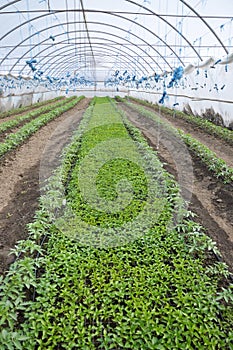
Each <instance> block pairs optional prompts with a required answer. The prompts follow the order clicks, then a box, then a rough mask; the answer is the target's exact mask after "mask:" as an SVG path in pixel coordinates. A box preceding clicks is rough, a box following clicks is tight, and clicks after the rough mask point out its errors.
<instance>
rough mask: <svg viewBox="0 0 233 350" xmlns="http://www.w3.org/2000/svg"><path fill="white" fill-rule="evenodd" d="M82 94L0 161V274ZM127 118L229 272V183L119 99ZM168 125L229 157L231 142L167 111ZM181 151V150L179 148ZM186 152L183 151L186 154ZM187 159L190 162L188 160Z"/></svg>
mask: <svg viewBox="0 0 233 350" xmlns="http://www.w3.org/2000/svg"><path fill="white" fill-rule="evenodd" d="M88 103H89V100H88V99H85V100H82V101H81V102H80V103H79V104H78V105H77V106H76V107H75V108H74V109H73V110H71V111H69V112H66V113H64V114H63V115H62V116H60V117H59V118H57V119H56V120H54V121H52V122H50V123H49V124H48V125H46V126H44V127H43V128H42V129H40V130H39V131H38V132H37V133H36V134H35V135H34V136H32V137H31V138H30V139H29V140H28V141H27V142H25V143H24V144H23V145H22V146H21V147H19V148H18V149H17V150H15V151H14V152H11V153H9V154H8V155H7V156H6V157H4V159H2V160H1V162H0V191H1V198H0V222H1V224H0V274H1V273H3V272H4V271H6V270H7V269H8V268H9V264H10V263H11V262H12V261H13V259H14V256H13V255H11V256H9V255H8V254H9V251H10V248H13V247H14V245H15V243H16V242H17V241H18V240H19V239H25V238H26V237H27V229H26V224H27V223H29V222H31V221H32V219H33V216H34V213H35V210H36V208H37V206H38V198H39V196H40V184H41V182H42V181H43V179H44V178H47V177H48V176H49V175H50V174H51V171H52V170H53V169H54V168H55V167H56V166H57V165H58V164H59V154H60V152H61V150H62V149H63V148H64V146H65V145H66V144H67V143H68V141H69V139H70V136H71V135H72V131H73V130H74V129H75V128H76V127H77V125H78V124H79V121H80V120H81V117H82V115H83V112H84V110H85V108H86V107H87V105H88ZM119 106H121V108H123V109H124V110H125V112H126V113H127V116H128V118H129V120H130V121H131V122H132V123H133V124H135V125H136V126H137V127H138V128H139V129H140V130H141V131H142V132H143V134H144V136H145V137H146V138H147V140H148V142H149V143H150V145H151V146H152V147H153V148H154V149H156V150H157V151H158V155H159V157H160V159H161V160H162V161H163V162H164V163H165V168H166V169H167V170H168V171H169V172H170V173H172V174H173V175H174V176H175V177H176V178H177V180H178V182H179V183H180V184H181V188H182V194H183V195H184V197H185V198H186V200H187V203H188V207H189V209H190V210H192V211H193V212H195V213H196V214H197V215H198V217H197V218H196V219H195V220H197V221H198V222H200V223H201V224H202V225H203V226H204V227H205V228H206V232H207V233H208V235H209V236H211V237H212V238H213V239H214V241H216V242H217V245H218V248H219V249H220V251H221V253H222V256H223V259H224V261H225V262H226V263H227V264H228V266H229V268H230V270H231V271H232V272H233V209H232V208H233V188H232V186H230V185H224V184H223V183H222V182H220V181H218V180H217V179H215V178H214V176H213V174H211V173H210V172H209V171H208V170H207V169H206V167H205V166H203V165H202V164H201V163H200V161H199V160H198V159H196V158H195V157H193V156H191V155H190V154H189V153H184V152H183V151H181V152H179V151H177V149H178V150H179V148H181V147H182V144H181V145H179V144H177V140H172V138H170V137H169V135H167V137H166V135H164V136H163V135H162V134H161V132H160V130H157V133H156V128H155V127H154V125H153V123H152V124H150V122H149V121H148V119H147V118H144V117H143V116H142V115H140V114H138V113H137V112H133V111H132V110H131V109H129V108H128V107H126V106H125V105H122V104H119ZM167 118H168V121H169V122H171V123H172V124H173V125H174V126H176V127H179V128H180V129H182V130H184V131H185V132H188V133H190V134H191V135H192V136H193V137H195V138H197V139H198V140H200V141H201V142H202V143H204V144H206V145H207V146H208V147H209V148H210V149H212V150H213V151H214V152H216V153H217V154H218V156H219V157H221V158H223V159H224V160H225V161H226V162H227V164H228V165H229V166H233V163H232V147H230V146H229V145H227V144H225V143H224V142H223V141H221V140H217V139H216V138H213V137H212V136H209V135H207V134H206V133H204V132H203V131H202V130H200V129H199V128H196V127H193V126H192V125H189V124H188V123H186V122H184V121H181V120H178V119H176V118H173V117H167ZM185 152H186V151H185ZM186 156H187V157H186ZM190 159H191V162H190Z"/></svg>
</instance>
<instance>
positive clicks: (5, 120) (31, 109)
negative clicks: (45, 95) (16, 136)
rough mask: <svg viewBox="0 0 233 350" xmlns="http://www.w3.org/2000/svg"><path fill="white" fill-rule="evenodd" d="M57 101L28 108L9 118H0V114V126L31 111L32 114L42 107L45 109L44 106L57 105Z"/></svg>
mask: <svg viewBox="0 0 233 350" xmlns="http://www.w3.org/2000/svg"><path fill="white" fill-rule="evenodd" d="M64 99H65V97H64V98H62V99H60V100H59V101H60V102H61V101H62V100H64ZM59 101H55V102H50V101H49V100H48V103H47V104H44V105H43V106H40V107H36V108H35V107H33V106H32V108H29V109H28V110H27V111H24V112H19V113H17V114H13V115H10V116H9V117H4V118H1V114H0V124H1V123H5V122H8V121H9V120H12V119H15V118H16V117H19V116H21V115H24V114H28V113H30V112H32V111H33V112H34V111H36V110H37V109H39V108H42V107H45V106H49V105H51V104H55V103H58V102H59Z"/></svg>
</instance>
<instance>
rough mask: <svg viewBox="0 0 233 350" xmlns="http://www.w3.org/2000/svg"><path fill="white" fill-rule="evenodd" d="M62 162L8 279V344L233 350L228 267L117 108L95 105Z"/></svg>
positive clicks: (4, 341) (4, 316) (103, 102)
mask: <svg viewBox="0 0 233 350" xmlns="http://www.w3.org/2000/svg"><path fill="white" fill-rule="evenodd" d="M62 159H63V161H62V164H61V166H60V167H59V168H58V169H57V170H56V171H55V173H54V175H53V176H52V177H51V178H50V179H49V180H48V182H47V184H45V193H44V195H43V196H42V197H41V200H40V210H38V211H37V213H36V217H35V221H34V222H33V223H31V224H30V225H29V233H30V239H29V240H27V241H21V242H19V244H18V246H17V247H16V249H15V251H14V253H15V254H16V256H17V260H16V262H15V263H14V264H12V265H11V269H10V271H9V272H8V274H7V275H6V276H5V278H4V279H2V281H1V282H2V286H1V292H0V296H1V297H2V301H1V302H0V315H1V316H0V324H1V326H2V327H3V329H2V332H1V338H0V344H1V346H2V347H3V348H4V347H5V348H6V349H7V348H9V349H11V348H13V349H14V348H18V349H38V350H39V349H40V350H42V349H69V350H70V349H88V350H89V349H106V350H108V349H130V350H132V349H140V350H141V349H177V350H178V349H179V350H180V349H219V350H220V349H232V341H233V333H232V326H233V320H232V314H231V313H232V300H233V294H232V290H231V288H230V287H229V285H228V284H227V282H226V281H227V280H226V279H225V278H226V277H227V276H228V272H227V270H226V267H225V265H224V264H222V263H217V262H216V263H214V262H213V263H207V260H206V256H207V255H208V249H210V250H212V249H215V245H214V243H213V242H212V241H211V240H210V239H209V238H208V237H207V236H205V235H204V234H203V231H202V228H201V227H200V226H199V225H197V224H196V223H194V222H193V221H192V220H191V219H190V218H189V217H190V215H191V213H189V212H187V210H186V209H185V208H184V203H183V201H182V199H181V197H180V195H179V188H178V186H177V184H176V182H175V181H174V179H173V178H172V177H171V176H170V175H168V173H166V172H165V170H164V169H163V166H162V164H161V163H160V161H159V160H158V158H157V155H156V153H155V152H154V151H153V150H152V149H151V148H150V147H149V146H148V145H147V143H146V141H145V140H144V138H143V137H142V136H141V134H140V133H139V131H138V130H137V129H135V128H134V127H133V126H132V125H131V124H130V123H129V122H128V121H127V120H126V118H125V117H124V115H123V114H122V113H120V112H118V111H117V109H116V107H115V105H114V104H113V103H112V102H111V101H110V100H109V99H107V98H95V99H94V100H93V103H92V104H91V105H90V107H89V108H88V109H87V110H86V113H85V115H84V117H83V120H82V122H81V124H80V126H79V128H78V130H77V131H76V132H75V133H74V136H73V139H72V141H71V143H70V145H69V146H68V147H67V148H66V149H65V151H64V152H63V156H62ZM126 179H128V182H127V181H126ZM223 281H225V286H224V287H225V289H221V287H222V286H223ZM9 344H12V346H11V347H10V346H9Z"/></svg>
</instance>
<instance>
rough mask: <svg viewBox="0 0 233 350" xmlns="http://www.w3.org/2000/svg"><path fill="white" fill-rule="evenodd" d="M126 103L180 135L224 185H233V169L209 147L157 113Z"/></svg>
mask: <svg viewBox="0 0 233 350" xmlns="http://www.w3.org/2000/svg"><path fill="white" fill-rule="evenodd" d="M125 103H126V104H127V105H128V106H130V107H131V108H132V109H133V110H136V111H138V112H139V113H141V114H142V115H143V116H146V117H148V118H151V119H153V120H155V121H156V122H157V123H158V124H159V125H160V126H161V127H162V128H164V129H165V130H168V131H169V132H171V133H174V134H175V135H177V136H178V135H180V138H181V139H182V140H183V141H184V142H185V144H186V145H187V146H188V149H190V150H191V152H193V153H194V154H195V155H196V156H197V157H198V158H199V159H200V160H201V161H202V162H203V163H204V164H205V165H206V166H207V168H208V169H209V170H210V171H212V172H213V174H214V175H215V176H216V177H217V178H219V179H221V180H222V181H223V182H224V183H233V168H231V167H229V166H228V165H227V164H226V162H225V161H224V160H223V159H221V158H219V157H217V155H216V154H215V153H214V152H213V151H211V150H210V149H209V148H208V147H206V146H205V145H203V144H202V143H201V142H199V141H198V140H196V139H195V138H193V137H192V136H190V135H189V134H185V133H184V132H183V131H182V130H180V129H176V128H175V127H173V126H171V125H169V124H168V123H167V122H166V121H164V120H163V119H162V118H160V116H159V115H157V114H156V113H155V112H152V111H149V110H147V109H145V108H143V107H142V106H139V105H135V104H133V103H129V102H125Z"/></svg>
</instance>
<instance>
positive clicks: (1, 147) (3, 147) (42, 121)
mask: <svg viewBox="0 0 233 350" xmlns="http://www.w3.org/2000/svg"><path fill="white" fill-rule="evenodd" d="M82 98H83V96H81V97H78V98H74V97H71V98H70V99H67V100H65V101H63V102H62V103H59V104H58V106H57V107H54V106H53V108H52V110H51V111H50V112H48V113H44V114H42V115H40V116H39V117H38V118H36V119H34V120H32V121H30V122H28V123H27V124H25V125H24V126H22V127H21V128H20V129H19V130H18V131H17V132H15V133H11V134H9V135H8V136H7V137H6V139H5V141H4V142H2V143H0V157H2V156H4V155H5V154H6V153H7V152H9V151H11V150H12V149H15V148H16V147H18V146H19V145H20V144H22V143H23V142H24V141H25V140H26V139H28V138H29V137H30V136H31V135H33V134H34V133H35V132H36V131H37V130H39V129H40V128H41V127H42V126H44V125H46V124H47V123H48V122H50V121H51V120H53V119H55V118H57V117H58V116H60V115H61V114H62V113H64V112H66V111H68V110H69V109H70V108H73V107H74V106H75V105H76V104H77V103H78V102H79V101H80V100H81V99H82ZM49 109H51V108H49Z"/></svg>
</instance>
